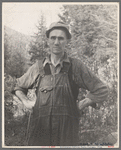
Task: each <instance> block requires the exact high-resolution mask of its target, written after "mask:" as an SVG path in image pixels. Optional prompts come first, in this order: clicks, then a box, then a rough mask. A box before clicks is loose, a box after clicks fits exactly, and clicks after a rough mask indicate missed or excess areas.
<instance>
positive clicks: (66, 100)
mask: <svg viewBox="0 0 121 150" xmlns="http://www.w3.org/2000/svg"><path fill="white" fill-rule="evenodd" d="M47 65H48V64H47ZM69 68H70V64H69V63H63V68H62V69H61V71H60V73H59V74H54V75H52V74H51V71H50V68H49V65H48V69H47V70H44V73H43V76H42V78H41V81H40V83H39V85H38V91H37V101H36V104H35V106H34V109H33V117H32V123H33V124H34V128H33V131H32V133H31V135H30V137H29V142H28V145H31V146H76V145H77V143H78V125H79V120H78V118H79V112H78V108H77V104H76V100H75V99H74V96H73V94H72V91H71V86H70V83H69V78H68V71H69Z"/></svg>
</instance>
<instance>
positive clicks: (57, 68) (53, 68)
mask: <svg viewBox="0 0 121 150" xmlns="http://www.w3.org/2000/svg"><path fill="white" fill-rule="evenodd" d="M63 62H66V63H70V60H69V58H68V57H67V55H66V53H65V54H64V56H63V57H62V59H61V60H60V61H59V62H58V63H57V64H56V66H54V65H53V64H52V62H51V60H50V56H49V57H46V58H45V60H44V62H43V67H45V65H47V64H49V65H50V69H51V73H52V74H58V73H59V72H60V70H61V68H62V67H63Z"/></svg>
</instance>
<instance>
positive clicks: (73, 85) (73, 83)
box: [68, 57, 79, 100]
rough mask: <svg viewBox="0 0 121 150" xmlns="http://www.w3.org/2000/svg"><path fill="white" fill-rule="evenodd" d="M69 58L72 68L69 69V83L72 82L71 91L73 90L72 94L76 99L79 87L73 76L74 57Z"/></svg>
mask: <svg viewBox="0 0 121 150" xmlns="http://www.w3.org/2000/svg"><path fill="white" fill-rule="evenodd" d="M69 60H70V68H69V71H68V78H69V83H70V87H71V91H72V94H73V96H74V99H75V100H77V97H78V94H79V87H78V85H77V84H76V83H75V81H74V76H73V72H72V63H73V62H72V61H73V59H72V58H70V57H69Z"/></svg>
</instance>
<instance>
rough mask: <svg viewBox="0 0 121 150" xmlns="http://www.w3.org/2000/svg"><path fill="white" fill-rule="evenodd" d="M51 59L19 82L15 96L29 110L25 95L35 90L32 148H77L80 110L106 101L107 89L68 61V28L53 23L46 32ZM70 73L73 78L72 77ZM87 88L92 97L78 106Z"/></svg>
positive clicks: (77, 63)
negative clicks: (78, 99)
mask: <svg viewBox="0 0 121 150" xmlns="http://www.w3.org/2000/svg"><path fill="white" fill-rule="evenodd" d="M46 36H47V38H48V45H49V47H50V56H48V57H46V58H43V60H38V61H37V62H36V63H35V64H34V65H32V66H31V67H30V68H29V70H28V71H27V72H26V73H25V74H24V75H23V76H22V77H21V78H19V79H17V85H16V87H15V94H16V96H17V97H18V98H19V99H21V100H22V102H23V103H24V105H25V106H26V107H27V108H30V109H31V108H32V107H33V102H32V101H30V100H29V99H28V98H27V96H26V94H27V90H28V89H30V88H33V87H35V88H36V94H37V100H36V103H35V105H34V107H33V117H32V118H31V121H32V123H33V130H32V133H31V135H30V138H29V142H28V143H29V145H32V146H76V145H77V144H78V125H79V111H78V109H79V110H82V109H84V108H85V107H87V106H90V105H92V104H93V103H100V102H102V101H104V100H105V99H106V97H107V93H108V91H107V87H106V86H105V85H104V84H103V83H102V82H101V81H100V80H99V79H98V78H97V77H96V76H94V75H93V74H92V73H91V71H90V70H89V69H88V68H87V67H86V66H85V65H84V64H83V63H82V62H81V61H80V60H77V59H74V58H69V57H68V56H67V54H66V52H65V46H66V44H67V43H68V40H69V39H70V38H71V34H70V32H69V29H68V26H67V25H66V24H64V23H62V22H55V23H52V24H51V26H50V28H49V29H48V30H47V32H46ZM69 72H71V74H70V73H69ZM79 88H84V89H86V90H88V91H90V93H88V94H87V96H86V98H85V99H84V100H82V101H80V102H79V105H78V106H77V103H76V100H77V93H78V90H79Z"/></svg>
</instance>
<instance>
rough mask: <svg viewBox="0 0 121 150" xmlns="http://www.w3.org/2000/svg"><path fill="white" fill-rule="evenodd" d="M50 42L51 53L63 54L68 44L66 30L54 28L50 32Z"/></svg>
mask: <svg viewBox="0 0 121 150" xmlns="http://www.w3.org/2000/svg"><path fill="white" fill-rule="evenodd" d="M48 44H49V47H50V50H51V53H53V54H55V55H61V54H63V53H64V50H65V45H66V44H67V36H66V33H65V31H63V30H61V29H54V30H52V31H51V32H50V34H49V38H48Z"/></svg>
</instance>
